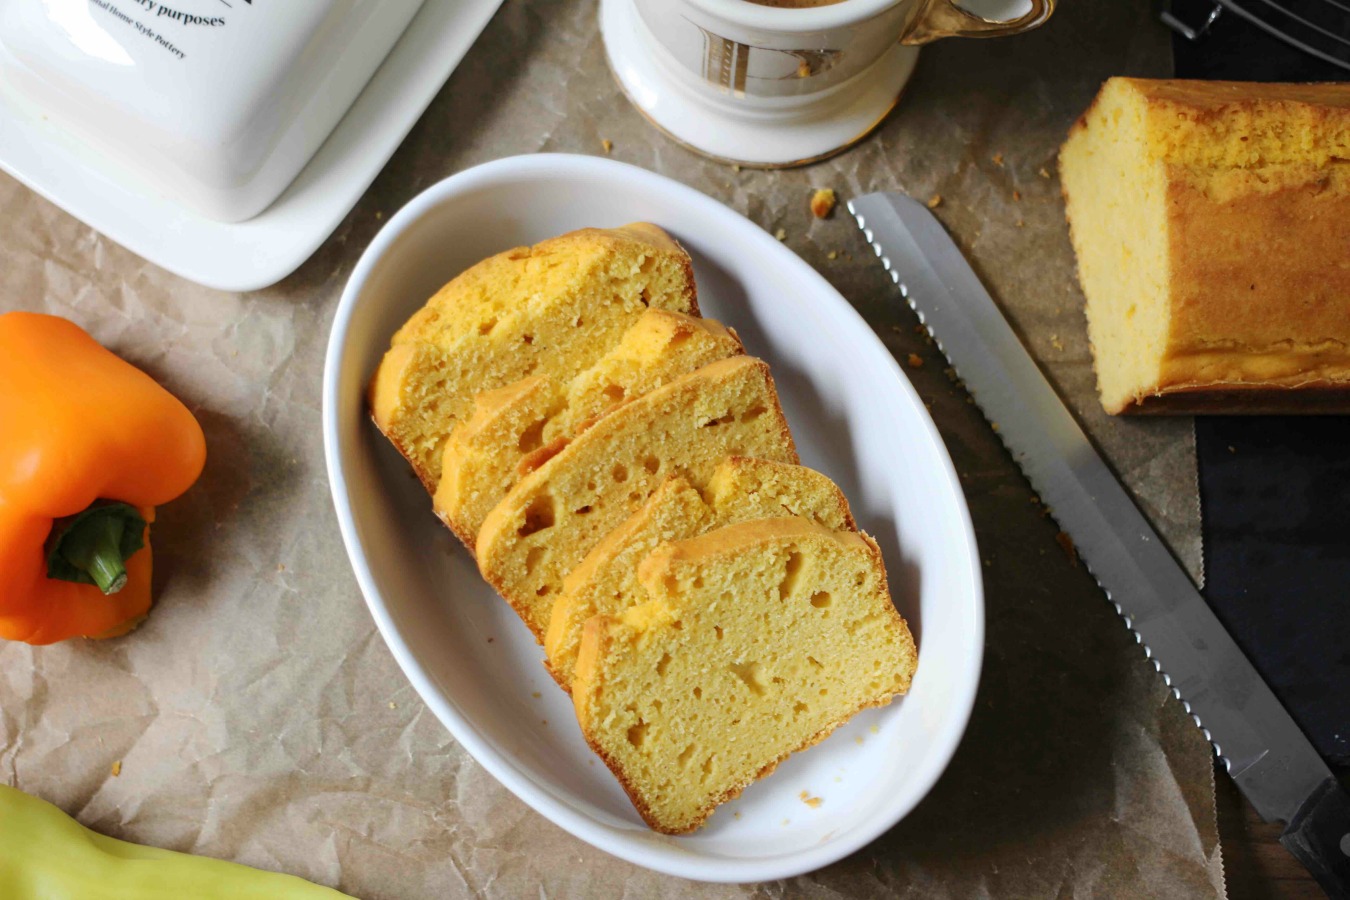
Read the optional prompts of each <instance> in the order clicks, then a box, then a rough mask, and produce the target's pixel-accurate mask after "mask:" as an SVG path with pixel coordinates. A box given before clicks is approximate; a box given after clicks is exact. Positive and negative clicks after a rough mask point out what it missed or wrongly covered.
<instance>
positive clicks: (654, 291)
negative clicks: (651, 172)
mask: <svg viewBox="0 0 1350 900" xmlns="http://www.w3.org/2000/svg"><path fill="white" fill-rule="evenodd" d="M648 307H655V308H660V309H669V310H671V311H673V312H679V313H686V314H690V315H697V314H698V302H697V297H696V293H695V288H694V273H693V264H692V262H691V261H690V259H689V256H688V254H686V253H685V252H684V250H683V249H682V248H681V247H680V246H679V245H678V244H677V243H675V241H673V240H672V239H671V238H670V237H669V236H668V235H666V234H665V232H663V231H661V230H660V229H659V228H657V227H656V226H654V225H648V224H645V223H638V224H634V225H629V226H626V227H624V228H615V229H608V230H606V229H596V228H586V229H582V230H580V231H574V232H571V233H569V234H565V235H562V236H561V237H557V238H553V239H551V240H547V241H544V242H542V243H540V244H536V245H535V246H533V247H517V248H515V249H513V250H508V251H506V252H504V253H499V254H497V255H496V256H493V257H491V258H489V259H486V260H483V261H482V262H480V263H478V264H477V265H475V266H473V267H471V268H469V269H468V270H466V271H465V272H463V273H462V274H460V275H459V276H457V277H456V278H455V279H454V280H452V281H451V282H450V283H448V284H447V285H445V287H443V288H441V290H440V291H438V292H437V293H436V294H435V295H434V296H433V297H432V298H431V299H430V300H428V301H427V303H426V305H425V306H423V307H422V308H421V309H420V310H418V311H417V312H416V313H415V314H414V315H413V316H412V317H411V318H410V319H409V320H408V321H407V322H406V323H405V324H404V325H403V327H402V328H400V329H399V330H398V332H397V333H395V335H394V337H393V339H392V342H391V346H390V349H389V351H388V353H387V354H386V355H385V357H384V359H383V360H382V361H381V363H380V366H379V368H378V369H377V371H376V373H375V377H374V379H373V380H372V382H371V386H370V392H369V399H370V405H371V413H372V417H373V418H374V420H375V424H376V425H377V426H378V427H379V428H380V430H381V431H382V432H384V434H385V435H386V436H387V437H388V438H389V440H390V441H391V442H393V444H394V446H395V447H397V448H398V450H399V452H400V453H402V454H403V456H404V457H406V458H407V459H408V461H409V462H410V463H411V464H412V466H413V469H414V471H416V473H417V475H418V477H419V478H420V479H421V480H422V482H423V484H425V485H426V486H427V489H428V490H430V491H433V492H434V491H435V488H436V485H437V483H438V482H439V479H440V468H441V456H442V448H443V446H444V442H445V439H446V438H447V437H448V436H449V434H450V433H451V432H452V431H453V430H454V428H455V426H456V425H457V424H459V423H460V422H461V421H463V420H464V418H466V417H467V416H468V415H469V414H470V412H471V411H472V409H473V399H474V397H475V396H476V395H477V394H479V393H481V392H482V391H485V390H492V389H495V388H498V387H501V386H503V385H506V384H510V383H512V382H516V381H519V380H521V379H523V378H527V377H529V376H531V375H540V376H545V377H551V378H560V379H567V378H570V377H572V375H574V374H575V373H576V372H577V371H578V370H579V369H582V368H585V367H586V366H589V365H590V364H591V363H593V362H594V361H595V360H596V359H598V358H599V357H600V356H601V355H602V354H603V353H604V352H605V351H606V350H608V349H609V348H610V347H611V346H612V345H613V344H614V343H615V342H616V341H617V340H618V339H619V337H620V336H621V335H622V334H623V332H624V331H625V330H626V329H627V328H628V326H629V325H631V324H632V323H633V322H634V321H636V319H637V317H638V316H639V315H641V314H642V312H643V310H644V309H646V308H648Z"/></svg>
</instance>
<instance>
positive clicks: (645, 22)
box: [601, 0, 1055, 166]
mask: <svg viewBox="0 0 1350 900" xmlns="http://www.w3.org/2000/svg"><path fill="white" fill-rule="evenodd" d="M1054 4H1055V0H1029V8H1027V5H1028V0H1023V3H1022V4H1021V5H1022V7H1023V8H1024V9H1025V12H1024V14H1022V15H1018V16H1016V17H1014V18H1011V19H1007V20H997V19H987V18H984V17H982V16H978V15H975V14H974V13H971V12H968V11H966V10H964V9H962V8H960V7H958V6H956V5H955V4H954V3H953V2H952V0H843V2H839V3H833V4H830V5H826V6H819V7H809V8H780V7H769V6H762V5H759V4H757V3H752V2H749V0H603V2H602V5H601V24H602V30H603V31H604V36H605V46H606V50H607V52H608V55H609V59H610V64H611V66H612V67H613V69H614V71H615V74H616V76H617V77H618V78H619V81H620V84H621V85H622V86H623V87H624V89H625V91H626V93H627V94H628V95H629V98H630V99H632V100H633V102H634V103H636V104H637V106H638V107H639V109H641V110H642V111H643V112H645V113H646V114H647V115H648V116H649V117H650V118H651V119H653V120H654V121H655V122H656V124H657V125H658V126H660V127H661V128H663V129H664V130H665V131H667V132H668V133H670V134H671V135H672V136H674V137H676V138H677V139H678V140H681V141H682V142H684V143H686V144H689V145H691V146H692V147H693V148H694V149H697V150H700V151H702V152H704V153H707V154H709V155H712V156H717V157H723V158H726V159H730V160H733V161H736V162H743V163H747V164H751V165H775V166H780V165H791V164H794V163H801V162H808V161H811V160H812V159H816V158H819V157H821V156H824V155H828V154H829V153H831V152H835V151H837V150H840V149H843V147H845V146H848V144H850V143H852V142H853V141H855V140H857V139H858V138H860V137H862V136H863V135H864V134H866V133H867V132H868V131H870V130H871V127H872V126H874V125H875V124H877V122H879V121H880V119H881V118H882V117H883V116H884V115H885V113H886V112H887V111H888V110H889V109H890V108H891V106H893V105H894V103H895V100H896V98H897V97H898V96H899V93H900V91H901V89H902V88H903V87H904V84H905V82H906V81H907V80H908V79H909V75H910V73H911V71H912V70H913V66H914V61H915V50H914V49H913V45H916V44H924V43H928V42H929V41H933V40H936V39H938V38H941V37H949V36H966V37H994V36H998V35H1005V34H1015V33H1017V32H1019V31H1026V30H1028V29H1030V28H1035V27H1036V26H1038V25H1040V24H1041V23H1042V22H1044V21H1045V20H1046V19H1047V18H1048V17H1049V16H1050V14H1051V12H1052V11H1053V9H1054Z"/></svg>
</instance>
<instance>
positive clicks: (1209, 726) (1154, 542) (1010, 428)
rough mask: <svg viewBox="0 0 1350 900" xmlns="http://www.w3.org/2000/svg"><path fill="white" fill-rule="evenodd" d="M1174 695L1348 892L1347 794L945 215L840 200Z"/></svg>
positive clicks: (1312, 861) (867, 199) (1241, 782)
mask: <svg viewBox="0 0 1350 900" xmlns="http://www.w3.org/2000/svg"><path fill="white" fill-rule="evenodd" d="M848 209H849V211H850V212H851V213H852V214H853V216H854V218H855V219H857V222H858V227H859V228H861V229H862V231H863V235H864V236H865V237H866V239H867V242H868V243H869V244H870V245H871V246H872V248H873V249H874V250H875V251H876V254H877V256H878V257H880V259H881V263H882V265H883V266H884V267H885V269H886V271H887V272H888V273H889V274H890V276H891V280H892V281H894V282H895V284H896V285H897V286H898V287H899V289H900V293H901V295H902V296H903V297H904V298H905V299H906V300H907V301H908V302H909V305H910V307H912V308H913V309H914V311H915V313H917V314H918V317H919V321H920V322H921V323H923V324H924V325H925V326H926V327H927V328H928V330H929V333H930V334H931V335H932V337H933V340H934V343H935V344H936V345H937V347H938V349H939V350H941V351H942V353H943V354H944V355H945V356H946V357H947V360H948V362H949V363H950V364H951V366H952V367H953V368H954V369H955V370H956V372H957V374H958V375H959V376H960V378H961V379H962V381H963V382H964V384H965V386H966V388H967V389H968V390H969V391H970V394H971V396H972V398H973V400H974V402H975V404H976V405H977V406H978V407H979V409H980V410H981V412H983V413H984V416H985V418H987V419H988V420H989V421H990V422H991V423H994V424H995V425H996V426H997V428H996V431H997V433H998V435H999V437H1000V439H1002V441H1003V443H1004V446H1005V447H1007V449H1008V451H1009V452H1010V453H1011V454H1012V457H1013V459H1014V461H1015V462H1016V463H1017V464H1018V466H1019V467H1020V468H1021V469H1022V472H1023V473H1024V474H1025V475H1026V477H1027V479H1028V480H1029V481H1030V482H1031V485H1032V487H1033V488H1034V489H1035V491H1036V493H1037V494H1038V495H1039V496H1040V498H1041V500H1042V501H1043V502H1044V503H1045V504H1046V505H1047V506H1048V507H1049V508H1050V511H1051V515H1052V516H1054V518H1055V520H1056V521H1057V522H1058V523H1059V525H1060V527H1061V528H1062V529H1063V530H1064V531H1065V532H1067V533H1068V534H1069V536H1070V537H1071V538H1072V539H1073V542H1074V545H1075V547H1076V549H1077V552H1078V556H1079V558H1080V559H1082V560H1083V563H1084V564H1085V566H1086V567H1087V569H1088V570H1089V571H1090V572H1091V573H1092V575H1093V577H1094V578H1095V579H1096V580H1097V583H1098V584H1099V585H1100V586H1101V588H1102V590H1103V591H1105V592H1106V596H1107V599H1108V600H1110V601H1111V602H1112V603H1113V604H1114V605H1115V608H1116V611H1117V612H1119V613H1120V615H1121V616H1122V617H1123V618H1124V620H1125V625H1126V627H1127V628H1129V629H1130V630H1131V631H1132V632H1133V633H1134V636H1135V640H1136V641H1137V642H1138V643H1140V644H1142V645H1143V650H1144V654H1145V655H1146V657H1147V658H1148V659H1149V660H1150V661H1151V662H1152V664H1153V667H1154V668H1155V669H1156V670H1157V671H1158V672H1159V673H1161V674H1162V677H1163V679H1164V680H1165V682H1166V683H1167V685H1168V686H1169V687H1170V688H1171V689H1172V695H1173V696H1174V697H1175V698H1176V699H1177V700H1179V701H1180V702H1181V704H1182V706H1183V707H1184V708H1185V710H1186V712H1187V713H1188V714H1190V716H1191V718H1192V719H1193V720H1194V721H1195V724H1196V725H1197V726H1199V728H1200V729H1201V731H1202V732H1203V733H1204V735H1205V739H1206V740H1208V741H1209V742H1210V743H1211V744H1213V746H1214V752H1215V753H1216V754H1217V755H1218V757H1219V758H1220V760H1222V762H1223V764H1224V767H1225V768H1226V770H1227V771H1228V773H1229V775H1231V776H1232V778H1233V780H1234V781H1236V782H1237V784H1238V787H1239V788H1240V789H1241V790H1242V792H1243V794H1244V795H1246V797H1247V798H1248V799H1249V800H1250V801H1251V802H1252V805H1253V806H1254V807H1256V810H1257V812H1258V813H1260V814H1261V816H1262V817H1263V818H1265V819H1266V820H1267V821H1275V820H1278V821H1281V822H1284V823H1286V826H1287V827H1286V829H1285V832H1284V835H1283V836H1282V837H1281V839H1280V840H1281V843H1283V844H1284V845H1285V846H1286V848H1288V849H1289V850H1290V852H1291V853H1293V855H1294V856H1295V857H1297V858H1298V859H1299V861H1300V862H1302V863H1303V864H1304V865H1305V866H1306V867H1307V868H1308V870H1309V871H1310V872H1311V873H1312V874H1313V876H1314V877H1316V878H1317V880H1318V882H1319V883H1320V884H1321V885H1322V887H1323V888H1324V889H1325V890H1326V891H1327V892H1328V893H1329V894H1330V895H1331V896H1332V897H1337V898H1341V897H1350V794H1347V793H1346V791H1345V790H1344V789H1343V788H1341V787H1340V785H1339V784H1338V783H1337V781H1336V779H1335V777H1334V776H1333V774H1332V772H1331V770H1330V769H1329V768H1328V767H1327V765H1326V763H1325V762H1324V761H1323V760H1322V758H1321V757H1320V756H1319V755H1318V754H1317V751H1316V750H1315V749H1313V746H1312V744H1311V743H1310V742H1309V741H1308V739H1307V738H1306V737H1305V736H1304V735H1303V732H1302V731H1301V730H1300V729H1299V727H1298V725H1297V724H1296V723H1295V722H1294V720H1293V719H1292V718H1290V716H1289V713H1288V712H1287V711H1286V710H1285V709H1284V707H1283V706H1282V705H1281V704H1280V702H1279V700H1278V699H1277V698H1276V697H1275V695H1274V694H1273V693H1272V692H1271V690H1270V688H1269V686H1267V685H1266V683H1265V681H1264V680H1263V679H1262V678H1261V676H1260V674H1259V673H1257V671H1256V669H1255V668H1254V667H1253V666H1252V664H1251V663H1250V662H1249V661H1248V660H1247V658H1246V656H1245V655H1244V654H1243V653H1242V651H1241V649H1240V648H1239V647H1238V646H1237V644H1236V643H1235V642H1234V641H1233V639H1232V637H1231V636H1230V635H1229V634H1228V632H1227V630H1226V629H1224V627H1223V625H1222V624H1221V623H1220V622H1219V620H1218V618H1216V617H1215V615H1214V612H1213V611H1212V610H1211V609H1210V607H1209V605H1208V604H1207V603H1206V602H1205V600H1204V598H1203V597H1201V596H1200V593H1199V591H1197V590H1196V588H1195V585H1194V584H1193V583H1192V582H1191V580H1190V578H1189V576H1188V575H1187V574H1186V572H1185V570H1184V569H1183V568H1182V567H1181V564H1180V563H1178V562H1177V560H1176V558H1175V557H1174V556H1173V555H1172V553H1171V551H1170V550H1169V549H1168V548H1167V546H1166V545H1165V544H1164V543H1163V541H1162V540H1161V538H1159V536H1158V534H1157V532H1156V531H1155V530H1154V529H1153V526H1152V525H1150V524H1149V522H1148V520H1147V519H1146V518H1145V517H1144V515H1143V513H1142V512H1140V510H1139V508H1138V506H1136V505H1135V503H1134V501H1133V500H1132V499H1131V498H1130V496H1129V494H1127V493H1126V491H1125V489H1124V488H1123V487H1122V486H1121V484H1120V482H1119V481H1118V480H1117V479H1116V477H1115V475H1114V473H1113V472H1112V471H1111V469H1110V467H1109V466H1108V465H1107V464H1106V462H1105V461H1104V460H1103V459H1102V457H1101V455H1100V454H1099V453H1098V452H1097V450H1096V448H1095V447H1094V446H1093V444H1092V442H1091V441H1090V440H1089V439H1088V437H1087V435H1086V434H1085V433H1084V431H1083V429H1082V428H1081V427H1080V426H1079V424H1078V422H1077V420H1075V419H1074V417H1073V415H1072V414H1071V413H1070V412H1069V410H1068V408H1067V407H1066V406H1065V405H1064V403H1063V401H1061V400H1060V398H1059V396H1058V395H1057V394H1056V393H1055V390H1054V388H1053V387H1052V386H1051V385H1050V382H1049V381H1048V380H1046V378H1045V376H1044V375H1043V374H1042V373H1041V371H1040V369H1039V368H1037V366H1036V363H1035V362H1034V361H1033V360H1032V358H1031V356H1030V354H1028V353H1027V351H1026V349H1025V348H1024V347H1023V346H1022V343H1021V341H1020V340H1019V339H1018V338H1017V335H1016V333H1015V332H1014V331H1013V330H1012V327H1011V326H1010V325H1009V324H1008V321H1007V320H1006V319H1005V318H1004V316H1003V314H1002V313H1001V312H1000V311H999V308H998V306H997V305H996V304H995V303H994V300H993V298H991V297H990V296H989V292H988V291H986V290H985V288H984V286H983V285H982V284H981V283H980V280H979V278H978V277H977V276H976V275H975V273H974V271H973V270H972V269H971V268H970V265H969V263H967V262H966V260H965V257H964V256H963V255H962V253H961V251H960V249H959V248H957V246H956V244H955V243H954V242H953V241H952V239H951V237H950V236H948V234H947V232H946V231H945V230H944V229H943V227H942V225H941V224H940V223H939V222H938V221H937V219H936V218H935V217H934V216H933V215H932V213H931V212H929V211H928V209H927V208H926V207H925V206H924V205H923V204H921V203H919V202H917V201H915V200H914V199H912V198H910V197H907V196H905V195H903V194H896V193H877V194H869V195H867V196H864V197H859V198H857V199H855V200H853V201H851V202H850V203H849V204H848Z"/></svg>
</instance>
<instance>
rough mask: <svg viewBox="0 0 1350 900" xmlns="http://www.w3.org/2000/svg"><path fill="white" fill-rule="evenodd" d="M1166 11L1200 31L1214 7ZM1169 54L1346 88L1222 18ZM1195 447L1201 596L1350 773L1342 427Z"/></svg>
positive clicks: (1195, 66)
mask: <svg viewBox="0 0 1350 900" xmlns="http://www.w3.org/2000/svg"><path fill="white" fill-rule="evenodd" d="M1172 9H1173V12H1174V13H1175V14H1176V15H1177V16H1178V17H1180V18H1182V19H1183V20H1185V21H1187V22H1192V23H1199V22H1202V21H1204V18H1205V16H1206V15H1208V13H1209V11H1210V10H1211V9H1213V4H1212V3H1206V2H1196V0H1174V2H1173V5H1172ZM1173 51H1174V56H1175V60H1176V73H1177V76H1178V77H1181V78H1214V79H1226V80H1231V81H1350V72H1347V71H1346V70H1343V69H1340V68H1337V67H1336V66H1333V65H1330V64H1328V63H1325V62H1322V61H1320V60H1317V59H1314V58H1313V57H1310V56H1307V55H1306V54H1304V53H1302V52H1301V51H1299V50H1297V49H1296V48H1293V47H1290V46H1288V45H1286V44H1284V43H1283V42H1281V41H1279V40H1278V39H1276V38H1273V37H1271V36H1269V35H1267V34H1266V33H1265V32H1263V31H1261V30H1260V29H1259V28H1257V27H1255V26H1253V25H1250V24H1248V23H1247V22H1245V21H1243V20H1242V19H1241V18H1239V17H1238V16H1235V15H1232V14H1230V13H1224V14H1223V15H1221V16H1220V17H1219V18H1218V19H1217V20H1216V21H1215V23H1214V25H1213V27H1212V28H1211V29H1210V31H1209V33H1208V34H1207V35H1205V36H1204V37H1203V38H1202V39H1201V40H1199V41H1197V42H1195V43H1191V42H1188V41H1186V40H1184V39H1182V38H1180V37H1177V38H1174V40H1173ZM1347 227H1348V228H1350V224H1347ZM1331 262H1332V261H1331V260H1328V264H1330V263H1331ZM1195 436H1196V444H1197V451H1198V456H1199V465H1200V498H1201V504H1202V507H1203V521H1204V538H1205V580H1206V583H1205V596H1206V597H1207V599H1208V600H1209V602H1210V604H1211V605H1212V606H1213V607H1214V610H1215V612H1216V613H1218V615H1219V618H1220V619H1222V620H1223V622H1224V624H1225V625H1227V626H1228V629H1229V630H1230V631H1231V632H1232V634H1233V636H1234V638H1236V639H1237V641H1238V643H1239V644H1241V645H1242V648H1243V649H1244V650H1245V651H1246V652H1247V654H1248V656H1249V657H1250V658H1251V660H1252V662H1254V663H1255V664H1256V667H1257V668H1258V669H1260V670H1261V673H1262V675H1264V676H1265V678H1266V680H1267V681H1268V682H1269V683H1270V686H1271V687H1272V688H1273V689H1274V691H1275V693H1276V694H1278V695H1279V697H1280V699H1281V700H1282V701H1283V702H1284V704H1285V706H1286V707H1288V709H1289V711H1290V713H1291V714H1292V715H1293V716H1294V718H1295V719H1296V720H1297V721H1298V723H1299V725H1301V726H1302V727H1303V729H1304V731H1305V732H1307V734H1308V736H1309V737H1310V738H1311V739H1312V741H1313V743H1314V744H1316V745H1317V748H1318V750H1320V751H1321V752H1322V754H1323V755H1324V756H1325V757H1326V758H1327V759H1328V761H1329V762H1331V763H1332V764H1333V765H1337V766H1350V418H1346V417H1316V416H1306V417H1294V416H1288V417H1276V416H1254V417H1245V416H1200V417H1197V418H1196V420H1195Z"/></svg>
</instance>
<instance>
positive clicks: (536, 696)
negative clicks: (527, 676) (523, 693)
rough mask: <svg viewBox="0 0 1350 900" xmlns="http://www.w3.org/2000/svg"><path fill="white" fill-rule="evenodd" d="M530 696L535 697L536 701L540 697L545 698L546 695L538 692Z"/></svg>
mask: <svg viewBox="0 0 1350 900" xmlns="http://www.w3.org/2000/svg"><path fill="white" fill-rule="evenodd" d="M530 696H531V697H533V698H534V699H536V700H538V699H539V698H540V697H542V696H544V695H543V694H541V693H539V692H538V691H535V692H534V693H533V694H530Z"/></svg>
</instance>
